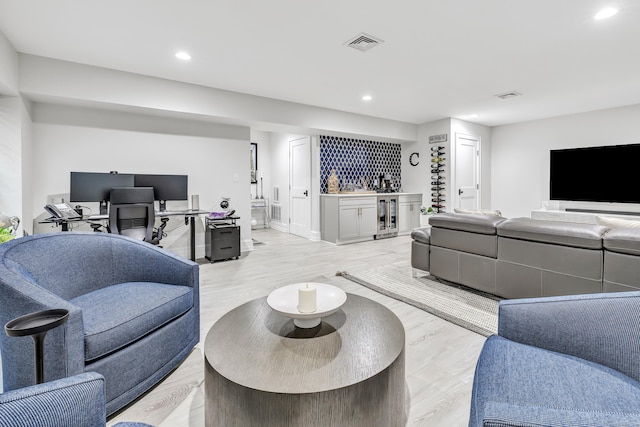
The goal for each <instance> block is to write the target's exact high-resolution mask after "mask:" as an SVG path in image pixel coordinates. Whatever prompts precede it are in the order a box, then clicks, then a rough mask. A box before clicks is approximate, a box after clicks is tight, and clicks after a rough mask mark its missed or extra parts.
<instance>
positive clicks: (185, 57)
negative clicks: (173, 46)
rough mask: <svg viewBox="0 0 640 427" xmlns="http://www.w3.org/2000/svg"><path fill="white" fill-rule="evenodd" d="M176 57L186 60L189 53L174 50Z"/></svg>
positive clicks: (189, 56)
mask: <svg viewBox="0 0 640 427" xmlns="http://www.w3.org/2000/svg"><path fill="white" fill-rule="evenodd" d="M176 58H178V59H182V60H183V61H188V60H190V59H191V55H189V54H188V53H187V52H176Z"/></svg>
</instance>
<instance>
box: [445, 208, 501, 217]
mask: <svg viewBox="0 0 640 427" xmlns="http://www.w3.org/2000/svg"><path fill="white" fill-rule="evenodd" d="M453 211H454V212H455V213H460V214H476V215H494V216H502V212H500V211H499V210H497V209H496V210H484V209H459V208H454V209H453Z"/></svg>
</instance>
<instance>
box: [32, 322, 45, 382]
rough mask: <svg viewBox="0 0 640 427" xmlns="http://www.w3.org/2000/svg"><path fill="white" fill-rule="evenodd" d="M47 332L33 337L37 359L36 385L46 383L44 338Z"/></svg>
mask: <svg viewBox="0 0 640 427" xmlns="http://www.w3.org/2000/svg"><path fill="white" fill-rule="evenodd" d="M46 334H47V332H46V331H45V332H42V333H39V334H35V335H32V336H31V337H32V338H33V342H34V345H35V349H34V352H35V358H36V384H42V383H43V382H44V337H45V335H46Z"/></svg>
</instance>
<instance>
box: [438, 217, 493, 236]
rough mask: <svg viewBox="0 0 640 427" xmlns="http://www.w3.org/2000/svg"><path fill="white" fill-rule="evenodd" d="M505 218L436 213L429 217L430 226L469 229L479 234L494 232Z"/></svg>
mask: <svg viewBox="0 0 640 427" xmlns="http://www.w3.org/2000/svg"><path fill="white" fill-rule="evenodd" d="M504 220H505V218H503V217H499V216H495V215H468V214H447V213H444V214H436V215H433V216H432V217H431V218H430V219H429V224H430V225H431V226H432V227H439V228H448V229H451V230H458V231H469V232H472V233H479V234H492V235H495V234H496V226H497V225H498V224H500V223H502V222H503V221H504Z"/></svg>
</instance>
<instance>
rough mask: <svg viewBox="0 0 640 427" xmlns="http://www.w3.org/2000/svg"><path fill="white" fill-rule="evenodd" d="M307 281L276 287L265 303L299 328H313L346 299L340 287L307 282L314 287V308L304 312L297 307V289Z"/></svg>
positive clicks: (336, 309)
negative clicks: (290, 319) (309, 311)
mask: <svg viewBox="0 0 640 427" xmlns="http://www.w3.org/2000/svg"><path fill="white" fill-rule="evenodd" d="M306 285H307V283H296V284H293V285H287V286H284V287H282V288H278V289H276V290H274V291H273V292H271V293H270V294H269V296H268V297H267V304H268V305H269V307H271V309H273V310H274V311H275V312H277V313H279V314H281V315H283V316H285V317H289V318H292V319H293V323H294V324H295V325H296V326H297V327H299V328H313V327H316V326H318V325H319V324H320V322H321V321H322V318H323V317H327V316H330V315H331V314H333V313H335V312H336V311H338V309H339V308H340V307H342V305H343V304H344V303H345V302H346V301H347V294H346V293H345V292H344V291H343V290H342V289H340V288H337V287H335V286H332V285H327V284H324V283H308V285H310V286H314V287H315V289H316V310H315V311H314V312H311V313H304V312H301V311H300V310H299V309H298V298H299V296H298V295H299V291H300V289H301V288H302V287H305V286H306Z"/></svg>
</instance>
